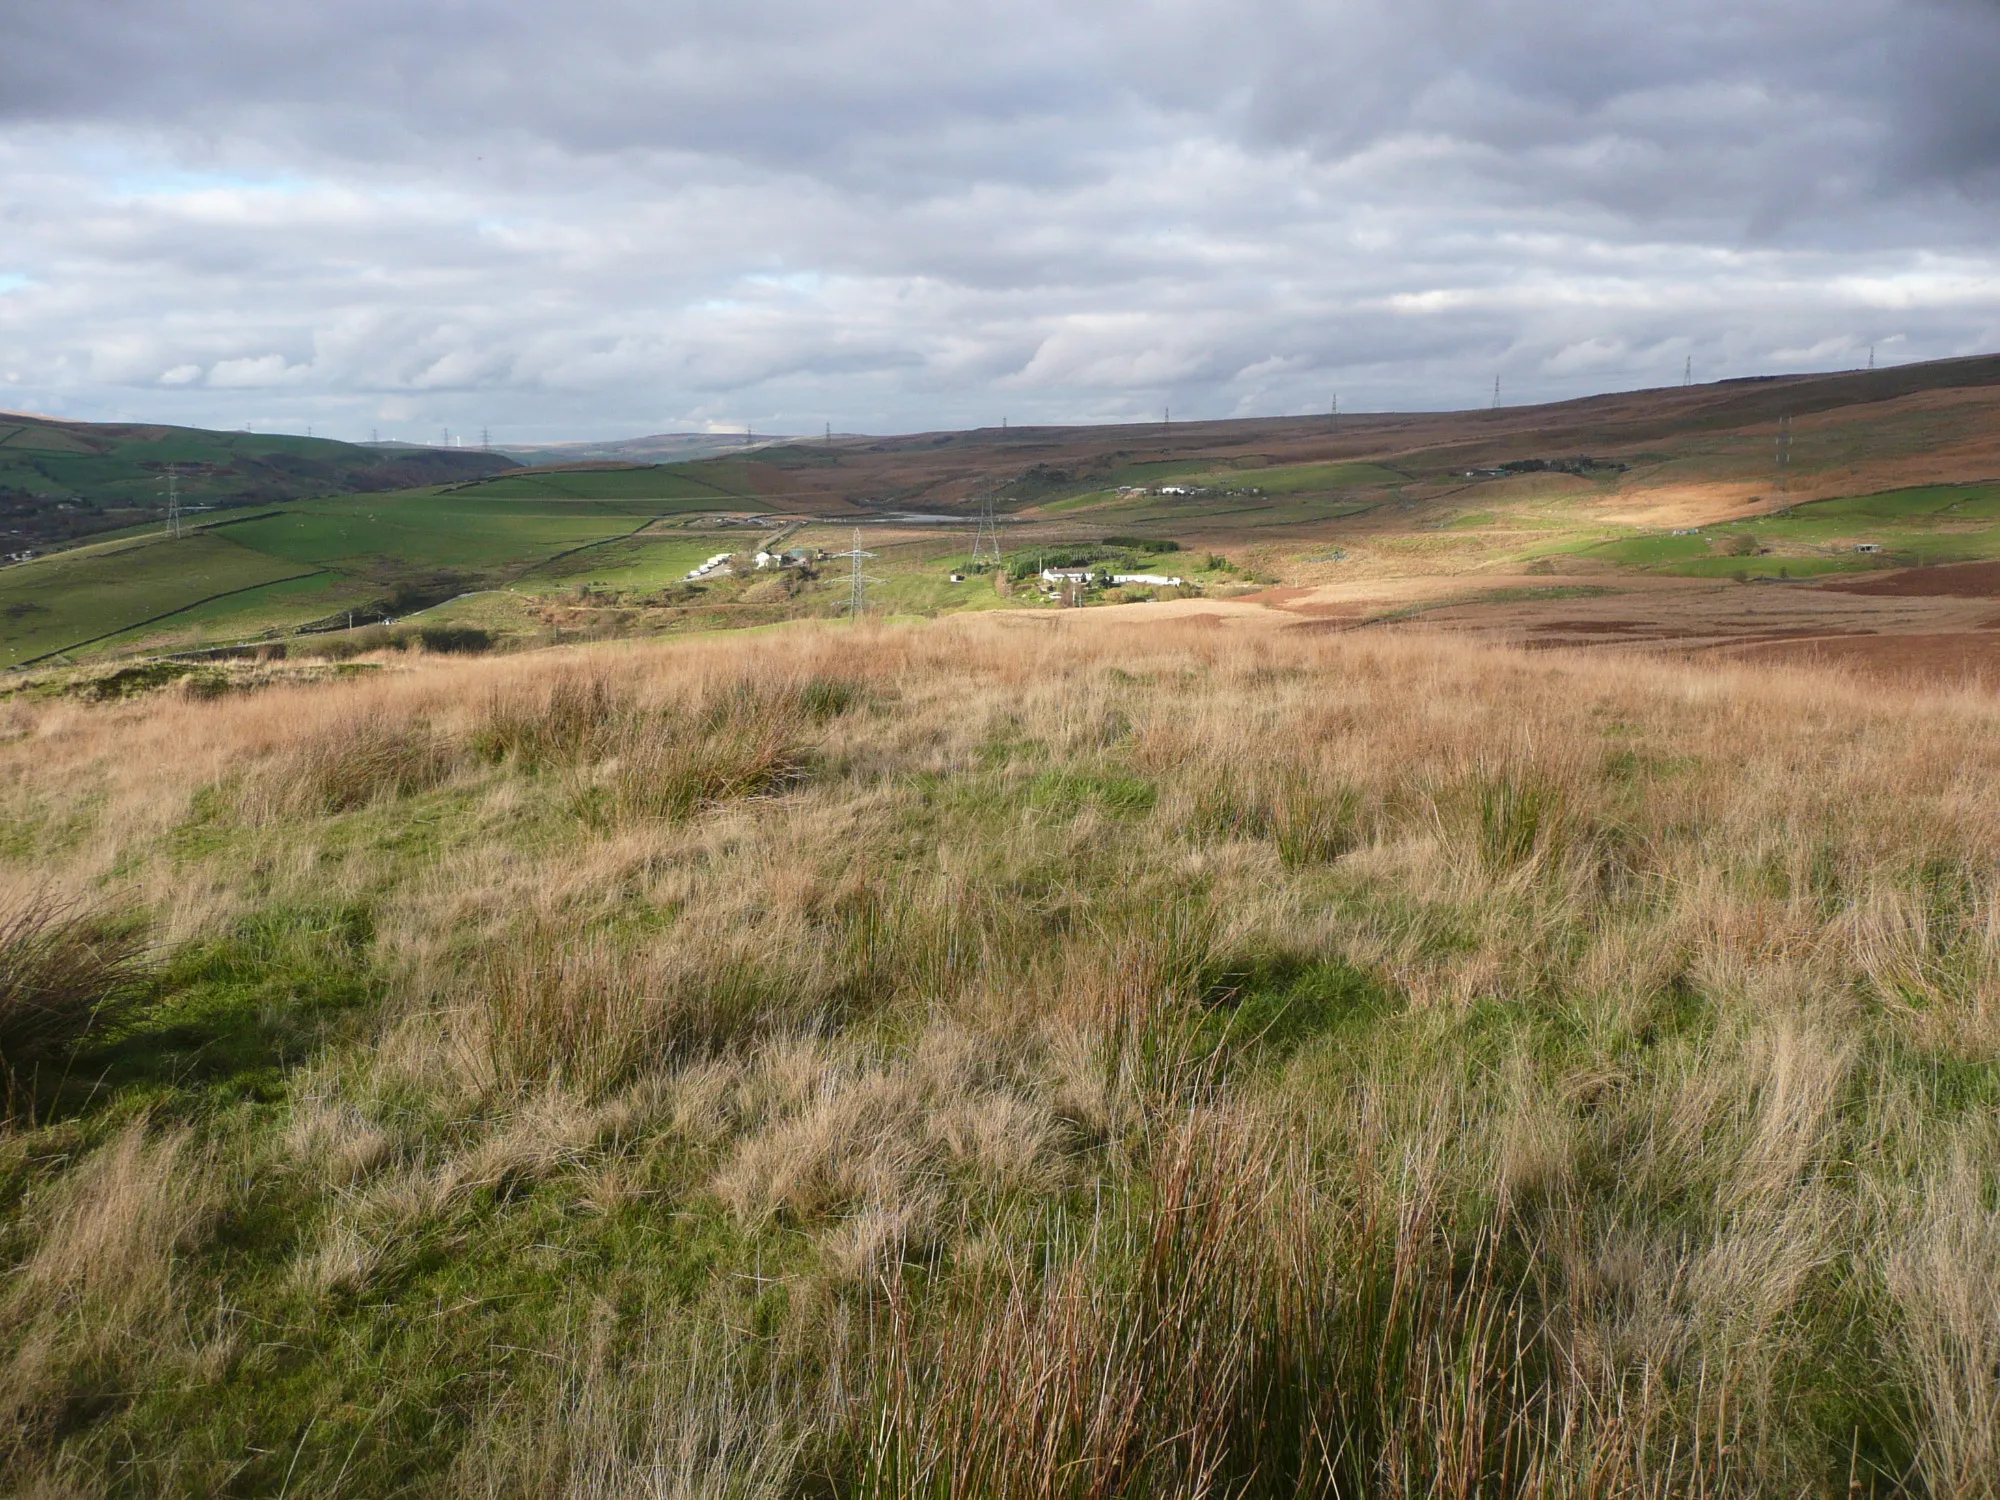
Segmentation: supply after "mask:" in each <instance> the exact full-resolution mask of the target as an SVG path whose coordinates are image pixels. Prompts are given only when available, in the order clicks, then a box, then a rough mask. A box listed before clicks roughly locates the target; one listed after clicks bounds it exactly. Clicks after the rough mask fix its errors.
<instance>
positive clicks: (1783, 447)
mask: <svg viewBox="0 0 2000 1500" xmlns="http://www.w3.org/2000/svg"><path fill="white" fill-rule="evenodd" d="M1772 457H1773V459H1774V461H1775V466H1776V468H1777V481H1778V498H1779V500H1780V502H1781V504H1782V506H1783V508H1785V509H1790V507H1791V488H1792V419H1791V417H1790V416H1789V415H1787V416H1782V417H1780V418H1778V442H1777V450H1776V452H1775V453H1774V454H1773V455H1772Z"/></svg>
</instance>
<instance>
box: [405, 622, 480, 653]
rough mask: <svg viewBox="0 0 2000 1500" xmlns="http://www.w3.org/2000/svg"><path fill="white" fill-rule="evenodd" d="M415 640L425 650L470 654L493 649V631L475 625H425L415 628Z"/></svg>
mask: <svg viewBox="0 0 2000 1500" xmlns="http://www.w3.org/2000/svg"><path fill="white" fill-rule="evenodd" d="M417 640H418V641H419V642H421V643H422V645H423V648H424V649H425V650H426V651H440V652H444V653H447V654H461V655H462V654H471V653H475V652H480V651H490V650H492V649H493V632H492V631H490V630H482V629H480V628H479V627H478V626H477V625H425V626H421V627H419V629H418V630H417Z"/></svg>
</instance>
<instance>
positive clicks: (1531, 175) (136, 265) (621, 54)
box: [0, 0, 2000, 444]
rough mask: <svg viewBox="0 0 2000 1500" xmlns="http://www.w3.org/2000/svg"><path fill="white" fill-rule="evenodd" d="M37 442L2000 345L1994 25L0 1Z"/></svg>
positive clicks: (1474, 381)
mask: <svg viewBox="0 0 2000 1500" xmlns="http://www.w3.org/2000/svg"><path fill="white" fill-rule="evenodd" d="M0 36H5V37H6V38H7V41H6V44H5V45H4V46H3V47H0V408H7V409H13V410H31V411H42V412H49V413H54V414H57V415H62V416H70V417H77V418H83V419H89V420H131V419H146V420H159V421H169V422H185V423H192V424H197V425H203V426H214V427H222V428H241V427H246V426H247V427H250V428H252V429H253V430H256V431H260V432H271V431H294V432H303V431H305V430H307V429H308V428H311V429H312V430H314V431H315V432H317V433H318V434H319V435H321V436H334V437H343V438H350V439H365V438H367V437H369V436H370V435H371V434H379V435H380V436H381V437H383V438H392V437H393V438H398V439H403V440H414V441H432V442H435V441H438V440H440V438H441V435H442V434H443V432H444V431H445V430H446V429H449V430H450V431H451V432H453V433H454V434H456V435H457V436H458V438H459V440H461V441H465V440H471V439H474V438H475V436H476V434H478V433H479V432H480V431H481V430H484V431H486V432H488V433H490V435H491V438H492V441H493V442H494V443H496V444H500V443H506V442H536V441H558V440H564V439H586V438H588V439H603V438H609V437H617V436H624V435H637V434H642V433H652V432H665V431H704V430H713V431H725V430H742V429H744V428H746V427H747V428H750V429H751V430H754V431H759V432H772V433H777V432H794V433H817V432H820V431H822V430H823V429H824V427H825V426H827V425H831V426H832V427H833V428H834V429H835V430H836V431H842V432H904V431H919V430H925V429H931V428H947V427H969V426H985V425H997V424H999V423H1000V422H1001V421H1003V420H1006V421H1009V422H1011V423H1012V424H1014V425H1017V426H1018V425H1027V424H1031V423H1037V422H1111V421H1121V420H1132V419H1152V418H1157V417H1158V416H1159V415H1160V414H1161V412H1162V411H1163V410H1167V409H1171V411H1172V412H1173V414H1174V415H1175V416H1176V417H1188V418H1194V417H1228V416H1276V415H1286V414H1295V413H1305V412H1319V411H1325V410H1327V409H1328V408H1329V405H1330V404H1331V403H1333V402H1335V401H1336V400H1337V401H1338V403H1339V406H1340V409H1341V410H1343V411H1363V410H1407V409H1439V408H1458V407H1470V406H1483V405H1486V404H1489V403H1490V402H1491V401H1492V400H1493V393H1494V382H1495V381H1496V379H1497V380H1498V382H1499V392H1500V399H1501V400H1502V401H1503V402H1508V403H1524V402H1529V401H1538V400H1548V399H1559V398H1562V397H1567V396H1575V395H1583V394H1589V393H1591V392H1595V391H1602V390H1617V389H1630V388H1635V387H1644V386H1653V385H1670V384H1678V383H1679V382H1680V381H1681V380H1682V378H1683V376H1684V374H1685V373H1686V372H1687V371H1688V369H1689V367H1690V363H1689V362H1690V361H1691V362H1692V372H1693V376H1694V378H1695V379H1696V380H1710V379H1718V378H1724V377H1730V376H1742V375H1755V374H1767V373H1774V372H1779V371H1788V370H1822V369H1844V368H1853V367H1855V366H1859V365H1862V364H1865V363H1866V362H1867V360H1868V358H1869V356H1870V350H1871V348H1872V349H1873V351H1874V357H1875V358H1876V360H1877V361H1878V362H1880V363H1885V364H1887V363H1903V362H1907V361H1910V360H1916V359H1928V358H1935V357H1939V356H1946V355H1953V354H1966V353H1974V352H1983V351H1990V350H1993V349H1996V348H2000V233H1996V230H2000V84H1996V82H1995V80H1996V79H2000V0H1678V3H1676V4H1673V5H1662V4H1659V3H1657V0H1646V3H1638V0H1507V3H1504V4H1503V3H1498V0H1311V3H1308V0H1227V3H1224V0H1143V3H1142V0H1062V3H1052V0H1006V3H1004V4H1001V3H994V0H849V3H847V4H844V5H828V4H826V3H824V0H814V3H810V4H808V3H805V0H563V3H561V4H549V3H547V0H534V3H525V0H320V3H317V4H313V5H295V4H274V3H272V0H64V3H61V4H51V3H49V0H0Z"/></svg>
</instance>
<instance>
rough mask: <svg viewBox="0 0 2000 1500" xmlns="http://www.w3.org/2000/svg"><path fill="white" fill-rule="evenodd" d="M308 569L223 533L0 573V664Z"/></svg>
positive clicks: (75, 555) (81, 554)
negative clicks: (238, 542)
mask: <svg viewBox="0 0 2000 1500" xmlns="http://www.w3.org/2000/svg"><path fill="white" fill-rule="evenodd" d="M318 572H319V570H318V569H317V568H316V567H315V565H313V564H311V563H303V562H299V561H295V560H292V559H287V558H282V557H273V556H271V555H269V554H267V553H264V552H259V551H255V550H253V549H251V548H248V547H244V546H240V545H238V544H237V543H236V542H235V541H233V540H231V539H230V538H229V536H228V534H227V533H226V532H199V533H196V534H195V535H193V536H189V537H184V538H183V539H181V540H180V541H179V542H176V543H173V544H171V545H163V544H159V543H153V542H125V543H111V544H106V545H100V546H97V547H90V548H84V549H80V550H77V551H74V552H65V553H59V554H57V555H55V556H53V557H50V558H47V559H45V560H42V561H40V562H37V563H35V564H32V565H31V566H28V567H15V568H8V569H5V570H0V665H5V666H20V665H22V664H24V663H26V662H29V661H32V660H33V659H35V658H36V657H39V656H42V655H45V654H49V653H53V652H58V651H62V650H65V649H68V648H73V647H76V646H78V645H80V644H82V643H85V642H87V641H89V640H91V639H92V638H93V637H97V638H104V637H108V636H110V635H112V634H113V633H115V632H117V631H120V630H123V629H127V628H130V627H132V626H135V625H138V624H139V623H141V622H142V621H147V620H152V619H156V618H160V617H164V616H167V615H171V614H174V613H175V612H177V611H181V610H185V609H187V608H189V607H190V606H191V605H193V604H195V603H196V601H199V600H204V599H207V600H214V601H216V602H217V603H218V604H219V603H221V602H222V601H223V600H224V599H225V598H237V599H246V598H248V597H249V591H252V590H256V589H258V588H259V587H260V586H266V585H270V584H272V583H274V582H276V581H278V580H280V579H288V578H295V577H298V576H299V575H301V574H315V575H316V574H317V573H318Z"/></svg>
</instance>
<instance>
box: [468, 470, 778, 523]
mask: <svg viewBox="0 0 2000 1500" xmlns="http://www.w3.org/2000/svg"><path fill="white" fill-rule="evenodd" d="M719 467H721V466H719V465H712V464H702V465H694V464H654V465H651V466H649V467H647V468H642V469H553V470H548V471H546V472H544V471H541V470H529V471H527V472H525V473H519V474H505V475H501V476H499V477H497V478H493V479H482V480H479V481H477V482H476V483H473V484H468V485H461V486H458V487H457V489H456V490H455V491H454V493H455V494H457V495H461V496H466V497H475V496H476V497H479V498H483V499H493V500H625V501H636V502H640V503H643V504H644V505H646V506H648V507H651V508H652V509H651V510H650V512H649V513H651V514H659V513H660V512H661V510H662V509H663V508H665V507H668V506H671V508H674V509H703V508H709V509H714V508H721V509H741V508H742V507H743V506H744V504H745V503H746V502H752V503H754V501H755V499H756V497H755V496H754V495H749V494H746V493H744V492H743V491H741V490H739V489H736V488H732V487H730V486H728V485H727V484H724V483H721V482H719V480H718V479H715V478H710V477H709V476H708V474H707V473H705V472H702V471H706V470H710V469H714V468H719Z"/></svg>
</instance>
